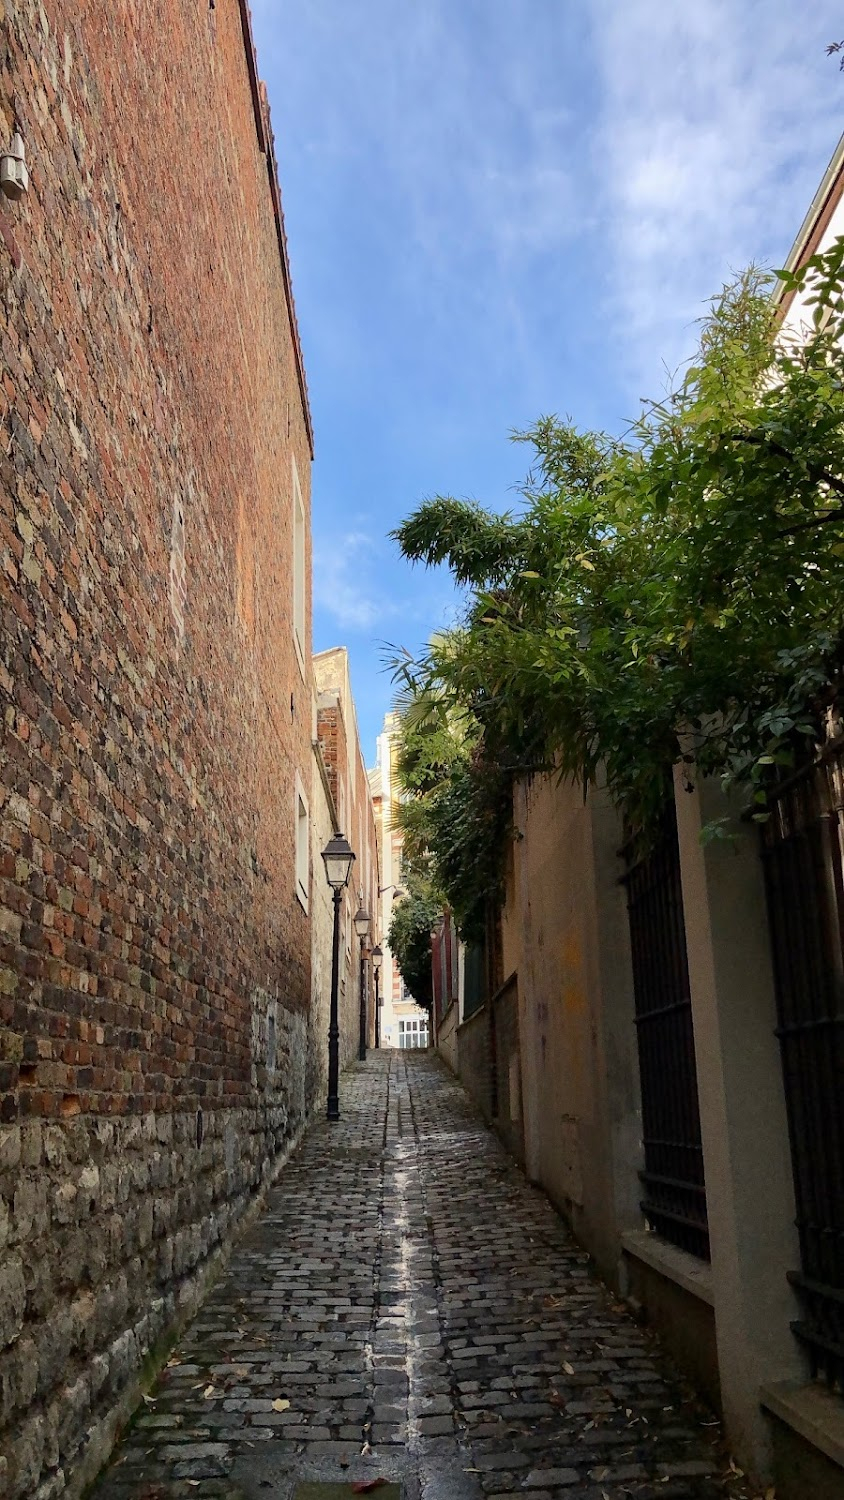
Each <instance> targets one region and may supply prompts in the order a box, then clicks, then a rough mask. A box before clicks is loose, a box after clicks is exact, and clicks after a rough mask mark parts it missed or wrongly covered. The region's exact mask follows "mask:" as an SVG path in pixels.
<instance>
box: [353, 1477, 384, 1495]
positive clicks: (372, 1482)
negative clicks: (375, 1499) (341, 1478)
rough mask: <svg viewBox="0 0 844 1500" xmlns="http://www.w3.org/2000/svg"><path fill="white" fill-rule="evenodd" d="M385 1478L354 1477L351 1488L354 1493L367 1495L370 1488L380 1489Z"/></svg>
mask: <svg viewBox="0 0 844 1500" xmlns="http://www.w3.org/2000/svg"><path fill="white" fill-rule="evenodd" d="M386 1483H387V1481H386V1479H356V1480H355V1482H354V1484H353V1485H352V1490H353V1491H354V1493H355V1494H356V1495H368V1494H369V1491H370V1490H380V1488H381V1486H382V1484H386Z"/></svg>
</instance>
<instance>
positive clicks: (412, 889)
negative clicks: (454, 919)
mask: <svg viewBox="0 0 844 1500" xmlns="http://www.w3.org/2000/svg"><path fill="white" fill-rule="evenodd" d="M440 910H441V906H440V902H439V901H438V900H437V898H436V896H435V895H434V894H433V891H432V889H431V886H430V883H429V882H426V881H425V880H424V879H422V878H420V877H419V876H418V875H411V876H410V877H409V878H408V887H407V895H405V896H403V897H402V898H401V900H399V901H397V902H396V904H395V906H394V907H393V916H392V921H391V922H390V930H389V932H388V934H387V941H388V943H389V945H390V952H391V953H392V955H393V957H394V958H395V960H396V963H397V964H398V968H399V973H400V974H401V977H402V979H403V980H404V982H405V984H406V985H407V988H408V989H409V991H410V993H411V995H412V996H413V998H414V1000H415V1001H416V1004H417V1005H421V1006H423V1008H424V1009H426V1010H430V1008H431V1005H432V1003H433V981H432V973H431V931H432V929H433V926H434V923H435V922H436V920H437V918H438V916H439V915H440Z"/></svg>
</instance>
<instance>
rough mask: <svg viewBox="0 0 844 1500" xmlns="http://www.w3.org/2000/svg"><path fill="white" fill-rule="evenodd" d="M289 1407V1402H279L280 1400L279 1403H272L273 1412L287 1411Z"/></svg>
mask: <svg viewBox="0 0 844 1500" xmlns="http://www.w3.org/2000/svg"><path fill="white" fill-rule="evenodd" d="M289 1406H290V1402H289V1401H280V1400H279V1401H274V1402H273V1411H287V1410H288V1408H289Z"/></svg>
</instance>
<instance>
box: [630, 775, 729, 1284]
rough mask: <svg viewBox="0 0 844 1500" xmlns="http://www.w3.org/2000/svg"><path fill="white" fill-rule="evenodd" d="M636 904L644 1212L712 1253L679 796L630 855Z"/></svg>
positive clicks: (682, 1240) (678, 1238) (672, 1236)
mask: <svg viewBox="0 0 844 1500" xmlns="http://www.w3.org/2000/svg"><path fill="white" fill-rule="evenodd" d="M623 879H624V881H625V884H626V886H627V904H628V912H629V916H630V940H631V949H632V959H633V987H634V993H635V1006H636V1031H637V1036H638V1043H639V1071H640V1075H641V1085H642V1132H643V1144H644V1151H645V1167H644V1171H643V1172H642V1173H641V1174H640V1175H641V1178H642V1183H643V1185H644V1190H645V1196H644V1199H643V1200H642V1211H643V1213H644V1215H645V1218H646V1220H647V1222H648V1223H649V1224H650V1226H651V1228H652V1229H654V1230H655V1231H656V1232H657V1233H658V1234H660V1235H662V1237H663V1238H664V1239H666V1240H670V1241H671V1243H672V1244H674V1245H677V1246H679V1248H680V1249H681V1250H687V1251H689V1252H690V1253H691V1254H692V1255H696V1256H698V1257H699V1258H701V1259H703V1260H708V1259H709V1230H708V1225H707V1217H706V1186H705V1182H704V1175H703V1147H702V1145H701V1139H700V1114H699V1110H698V1092H697V1071H696V1067H695V1042H694V1031H693V1029H692V1004H691V996H690V992H689V970H688V964H687V961H686V932H685V926H684V921H683V892H682V886H681V881H680V850H679V845H678V841H677V819H676V814H675V810H674V803H673V799H672V801H671V802H670V803H669V804H668V807H667V808H666V813H665V819H664V823H663V827H662V830H661V833H660V836H659V839H658V841H657V843H656V845H655V846H654V847H653V848H652V849H651V850H650V852H649V853H647V854H646V855H645V856H644V857H641V858H638V859H633V858H630V856H629V854H628V868H627V873H626V875H625V876H624V877H623Z"/></svg>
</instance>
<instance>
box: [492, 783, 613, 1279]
mask: <svg viewBox="0 0 844 1500" xmlns="http://www.w3.org/2000/svg"><path fill="white" fill-rule="evenodd" d="M514 812H515V821H516V828H517V838H516V842H515V848H514V871H513V878H512V881H511V882H508V906H510V907H511V910H508V911H507V912H506V913H505V921H504V923H503V937H504V964H505V969H508V968H509V967H510V965H511V964H512V962H513V958H514V957H517V956H518V957H519V960H520V961H519V962H518V967H517V977H518V991H519V1049H520V1055H521V1082H522V1113H523V1125H524V1140H525V1163H526V1168H527V1171H528V1174H529V1176H530V1177H531V1178H532V1179H533V1180H535V1181H536V1182H539V1183H541V1185H542V1186H543V1187H544V1188H545V1189H546V1190H547V1192H548V1193H549V1195H550V1196H551V1197H552V1198H553V1199H554V1201H555V1202H556V1203H558V1204H559V1205H560V1207H561V1208H562V1209H563V1210H564V1212H565V1213H566V1214H567V1215H568V1216H569V1218H570V1219H571V1222H572V1223H573V1225H574V1227H575V1228H576V1230H577V1232H578V1234H579V1235H580V1236H581V1238H582V1240H583V1242H584V1244H586V1245H587V1246H588V1248H589V1249H590V1250H591V1251H592V1252H593V1254H594V1255H595V1256H596V1258H597V1260H598V1261H599V1263H600V1265H601V1266H602V1269H603V1270H604V1272H605V1274H607V1275H609V1276H610V1277H611V1279H613V1280H615V1279H616V1277H617V1275H618V1267H619V1262H620V1240H619V1236H620V1233H621V1231H622V1230H623V1229H625V1228H628V1227H634V1226H638V1225H639V1224H640V1222H641V1220H640V1214H639V1209H638V1178H637V1175H636V1174H637V1169H638V1166H639V1149H640V1148H639V1139H640V1125H639V1117H638V1108H639V1088H638V1059H637V1053H636V1038H635V1032H634V1026H633V993H632V976H631V970H630V960H629V936H628V925H627V912H626V906H625V897H624V891H623V888H622V887H621V886H620V885H619V884H618V877H619V875H620V874H621V867H620V863H619V861H618V858H617V850H618V848H619V845H620V843H621V830H620V827H619V824H618V818H617V815H616V813H615V812H614V810H613V808H612V807H611V805H610V803H609V800H608V798H607V797H606V796H605V795H604V794H603V793H601V792H590V794H589V797H588V799H587V801H586V802H585V803H584V800H583V794H582V791H581V789H580V788H579V787H574V786H571V785H566V784H565V783H563V784H560V783H559V782H558V781H557V780H556V779H555V778H550V777H538V778H535V779H534V780H533V781H532V782H531V783H529V784H528V783H520V784H519V785H517V787H516V791H515V802H514ZM514 913H517V914H518V919H517V920H513V916H514ZM515 931H518V932H519V934H520V940H519V943H518V945H517V944H516V943H515V941H514V937H513V934H514V932H515Z"/></svg>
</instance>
